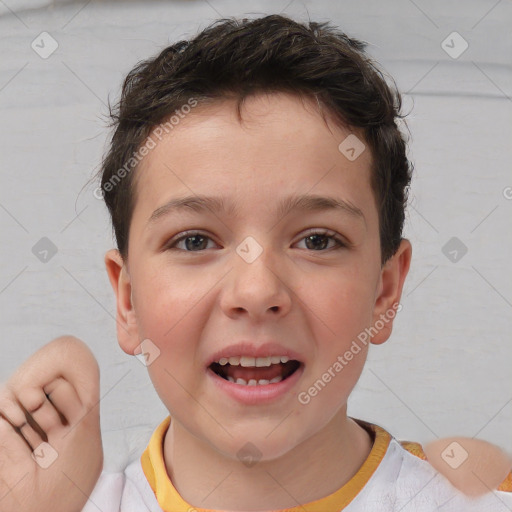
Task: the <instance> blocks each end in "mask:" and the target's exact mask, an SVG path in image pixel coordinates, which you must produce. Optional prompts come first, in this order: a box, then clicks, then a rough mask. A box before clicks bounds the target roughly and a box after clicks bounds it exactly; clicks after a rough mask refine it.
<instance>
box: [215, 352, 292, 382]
mask: <svg viewBox="0 0 512 512" xmlns="http://www.w3.org/2000/svg"><path fill="white" fill-rule="evenodd" d="M301 364H302V363H301V362H300V361H296V360H295V359H288V357H285V356H272V357H258V358H254V357H244V356H242V357H229V358H226V357H223V358H221V359H220V360H219V361H218V362H213V363H212V364H210V366H209V368H210V370H212V371H213V372H214V373H215V374H217V375H218V376H219V377H222V378H223V379H225V380H228V381H230V382H233V383H235V384H240V385H242V386H266V385H268V384H275V383H277V382H281V381H283V380H286V379H287V378H288V377H290V375H292V374H293V373H295V372H296V371H297V370H298V369H299V368H300V366H301Z"/></svg>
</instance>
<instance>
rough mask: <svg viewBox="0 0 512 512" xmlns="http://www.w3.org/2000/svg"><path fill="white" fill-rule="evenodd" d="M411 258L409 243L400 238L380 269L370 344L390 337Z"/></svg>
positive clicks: (399, 306)
mask: <svg viewBox="0 0 512 512" xmlns="http://www.w3.org/2000/svg"><path fill="white" fill-rule="evenodd" d="M411 256H412V246H411V243H410V242H409V240H407V239H405V238H402V241H401V242H400V246H399V247H398V250H397V251H396V253H395V254H394V255H393V256H392V257H391V258H389V260H388V261H386V263H385V264H384V266H383V267H382V269H381V273H380V278H379V283H378V286H377V293H376V296H375V306H374V309H373V322H372V327H373V332H372V338H371V342H372V343H373V344H375V345H380V344H381V343H384V342H385V341H386V340H387V339H388V338H389V336H390V335H391V331H392V329H393V320H394V318H395V315H396V313H397V311H399V310H400V309H401V305H400V298H401V296H402V288H403V286H404V282H405V278H406V276H407V273H408V272H409V266H410V264H411Z"/></svg>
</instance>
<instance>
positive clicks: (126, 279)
mask: <svg viewBox="0 0 512 512" xmlns="http://www.w3.org/2000/svg"><path fill="white" fill-rule="evenodd" d="M105 266H106V268H107V274H108V278H109V280H110V284H111V285H112V289H113V290H114V293H115V295H116V303H117V314H116V316H117V318H116V323H117V340H118V342H119V346H120V347H121V348H122V349H123V350H124V351H125V352H126V353H127V354H129V355H134V350H135V348H136V347H137V346H138V345H140V342H139V335H138V326H137V319H136V315H135V310H134V308H133V301H132V285H131V279H130V275H129V273H128V268H127V266H126V264H125V263H124V261H123V258H122V256H121V254H120V252H119V251H118V250H117V249H111V250H110V251H107V253H106V254H105Z"/></svg>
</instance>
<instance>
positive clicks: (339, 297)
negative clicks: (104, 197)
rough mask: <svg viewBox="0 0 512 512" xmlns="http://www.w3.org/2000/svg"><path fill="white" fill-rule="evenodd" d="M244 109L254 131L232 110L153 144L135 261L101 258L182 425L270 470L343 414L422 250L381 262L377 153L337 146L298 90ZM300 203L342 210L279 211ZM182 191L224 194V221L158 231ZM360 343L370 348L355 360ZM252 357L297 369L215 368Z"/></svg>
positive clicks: (170, 224)
mask: <svg viewBox="0 0 512 512" xmlns="http://www.w3.org/2000/svg"><path fill="white" fill-rule="evenodd" d="M242 113H243V119H244V123H243V125H241V124H240V123H239V121H238V119H237V117H236V110H235V103H234V102H232V101H224V102H222V103H217V104H215V105H211V106H208V107H204V106H203V107H201V106H198V107H196V109H195V110H193V111H192V113H190V114H189V115H188V117H185V118H184V119H182V120H181V121H180V122H179V124H178V125H177V126H176V127H175V128H174V129H173V131H172V132H170V134H168V135H165V136H164V137H163V138H162V140H161V141H159V142H158V143H157V145H156V147H155V148H154V149H153V150H151V151H150V153H149V154H148V155H147V156H146V158H145V159H144V161H143V162H142V164H141V167H140V168H139V169H138V170H137V173H140V174H139V178H140V179H139V181H138V183H137V201H136V205H135V209H134V213H133V218H132V222H131V226H130V244H129V253H128V261H127V262H125V266H124V267H123V268H122V271H121V267H122V262H121V260H120V258H119V255H118V253H117V251H115V250H112V251H109V252H108V253H107V255H106V258H105V261H106V265H107V270H108V272H109V277H110V279H111V282H112V285H113V287H114V290H115V292H116V296H117V305H118V338H119V342H120V345H121V347H122V348H123V349H124V350H125V351H126V352H127V353H129V354H134V351H135V350H136V348H137V347H138V345H139V344H140V343H141V342H142V340H145V339H149V340H151V343H152V344H153V345H151V346H156V347H157V349H158V351H159V355H158V357H156V358H155V359H154V360H153V361H152V362H151V364H150V365H149V366H148V371H149V374H150V377H151V379H152V381H153V383H154V386H155V389H156V391H157V392H158V394H159V396H160V398H161V399H162V401H163V403H164V404H165V405H166V407H167V408H168V410H169V412H170V414H171V416H172V418H173V421H174V428H175V429H178V430H180V429H181V431H182V432H188V433H189V434H192V435H193V436H194V437H195V439H196V441H197V442H200V443H204V444H203V446H204V447H205V448H206V449H210V448H212V447H213V448H214V449H215V450H217V451H220V452H222V453H224V454H225V455H228V456H230V457H232V458H236V457H237V452H238V451H239V450H240V449H241V448H242V447H243V446H244V445H245V444H246V443H247V442H251V443H252V444H254V445H255V446H256V447H257V449H258V450H259V451H260V452H261V453H262V457H263V458H264V459H265V458H273V457H277V456H280V455H282V454H284V453H286V452H288V451H290V450H292V449H293V448H294V447H295V446H297V445H298V444H299V443H301V442H303V441H305V440H306V439H308V438H313V437H314V436H317V437H318V439H321V437H322V436H323V435H327V434H326V433H327V432H328V430H329V429H328V425H329V422H330V421H331V420H333V417H334V416H335V415H336V414H343V415H344V414H346V402H347V398H348V396H349V394H350V392H351V391H352V389H353V388H354V386H355V384H356V382H357V380H358V378H359V376H360V374H361V371H362V368H363V365H364V362H365V358H366V352H367V348H368V346H367V344H364V343H362V342H360V341H357V340H358V336H359V340H361V339H362V338H364V336H363V337H361V333H364V331H365V328H369V327H371V326H373V325H374V324H375V323H376V321H377V320H379V318H380V319H381V322H380V323H379V325H381V324H384V327H382V328H381V329H379V330H378V333H377V334H376V335H375V336H374V339H373V340H372V341H373V342H374V343H381V342H383V341H385V340H386V339H387V337H388V336H389V334H390V331H391V324H392V316H394V314H393V315H392V316H391V314H388V313H389V312H390V311H392V310H393V304H395V309H396V303H397V302H398V301H399V299H400V293H401V289H402V285H403V280H404V278H405V275H406V273H407V270H408V266H409V260H410V244H409V243H408V242H407V241H406V240H404V241H403V242H402V245H401V247H400V249H399V251H398V253H397V254H396V255H395V256H394V257H393V258H392V259H391V260H390V261H389V262H388V263H387V264H386V265H385V266H384V267H381V261H380V258H381V251H380V243H379V221H378V213H377V209H376V204H375V198H374V195H373V192H372V190H371V187H370V165H371V154H370V150H369V149H368V148H366V149H365V150H364V151H363V152H362V153H361V154H360V156H358V157H357V158H356V159H355V160H353V161H351V160H349V159H348V158H347V157H346V156H345V155H344V154H343V153H342V152H341V151H340V150H339V149H338V146H339V145H340V143H342V141H344V139H345V138H346V137H347V136H348V135H349V134H350V133H351V132H350V131H347V130H346V129H343V128H340V127H339V126H336V125H334V124H332V123H329V125H328V126H327V125H326V124H325V123H324V121H323V119H322V117H321V115H320V114H319V113H318V112H317V111H316V109H315V106H314V104H313V103H310V102H306V103H303V102H302V101H301V100H300V99H298V98H296V97H293V96H291V95H285V94H273V95H267V96H261V95H259V96H256V97H251V98H249V99H248V100H247V101H246V104H245V106H244V108H243V111H242ZM356 135H358V137H359V139H361V140H362V136H361V135H360V134H359V133H357V134H356ZM153 139H154V140H155V141H157V140H158V139H157V138H156V137H153ZM348 154H349V155H351V152H349V153H348ZM302 195H304V196H313V195H314V196H320V197H326V198H332V199H336V200H338V201H340V203H342V204H344V207H342V208H338V209H334V208H327V209H321V208H315V209H300V208H298V209H294V210H291V211H289V212H288V213H285V212H284V211H282V210H281V209H280V206H281V204H282V203H283V201H285V200H287V199H289V198H291V197H297V196H302ZM184 196H193V197H195V198H196V199H197V196H215V197H216V198H222V199H223V201H224V203H225V206H226V208H227V211H225V212H224V211H220V210H219V211H215V212H213V211H211V210H209V209H204V210H200V209H199V208H196V207H188V208H187V207H185V208H181V209H176V210H171V211H170V212H168V213H167V214H162V215H161V216H158V217H157V218H156V219H155V220H153V221H151V220H150V217H151V216H152V214H153V212H155V211H156V210H157V209H158V208H160V207H162V206H163V205H165V204H166V203H167V202H168V201H170V200H174V199H177V198H182V197H184ZM317 206H318V205H317ZM231 207H233V208H234V210H230V208H231ZM185 231H190V232H191V233H188V235H187V236H188V238H184V239H182V240H181V241H179V240H178V239H179V238H180V237H182V236H184V232H185ZM325 231H329V233H328V234H327V235H324V232H325ZM196 232H198V233H196ZM315 232H316V236H315V235H314V233H315ZM332 234H334V236H335V237H336V236H337V237H338V238H339V240H340V242H341V243H342V244H344V245H341V246H338V244H337V243H336V241H335V239H333V238H330V237H329V235H332ZM248 237H249V239H248ZM171 239H172V240H171ZM173 241H174V247H172V248H171V247H170V246H171V245H173ZM260 251H261V253H260ZM131 297H132V299H131ZM392 312H393V313H394V311H392ZM383 314H384V315H387V316H386V318H387V321H386V322H383V321H382V318H383V316H382V315H383ZM354 340H356V341H357V346H358V347H359V348H360V350H359V351H358V352H357V353H355V352H356V350H355V349H354V348H352V353H353V354H354V353H355V355H353V358H351V360H350V361H348V360H347V358H345V357H344V354H345V353H346V352H347V351H350V348H351V347H354V345H353V342H354ZM146 343H147V342H146ZM267 344H271V345H267ZM235 345H236V346H235ZM265 345H267V346H266V347H265ZM158 351H155V354H158ZM150 352H151V350H150ZM256 355H259V356H262V357H264V356H286V355H287V356H288V357H290V359H295V360H298V361H299V362H300V366H299V367H298V369H296V370H295V371H294V372H293V373H292V374H291V375H290V376H288V377H287V378H286V379H284V380H282V381H281V382H275V383H272V384H268V385H267V384H258V385H256V386H244V385H243V384H237V383H236V382H231V381H229V380H226V378H223V377H221V376H219V375H217V374H216V373H215V372H214V371H213V369H214V368H215V369H217V370H219V371H220V372H221V373H223V374H224V377H228V376H229V377H232V378H237V379H238V378H241V376H242V378H243V377H244V376H245V377H246V380H249V378H252V377H256V378H257V379H259V378H260V377H261V379H264V380H271V378H275V377H281V378H282V377H283V376H284V375H285V373H288V372H291V371H292V370H293V369H294V368H296V366H297V365H294V364H293V363H292V364H290V363H288V364H286V365H285V364H281V363H279V364H276V365H272V366H271V367H264V368H246V367H243V366H236V365H233V366H232V365H220V364H218V365H213V366H211V365H210V363H212V361H216V362H219V361H220V360H221V358H222V357H226V358H229V357H230V356H231V357H233V356H235V357H236V356H256ZM338 356H341V357H342V358H343V361H344V364H343V365H342V369H341V370H339V368H340V367H339V366H337V365H335V363H336V361H338V362H339V361H340V360H339V359H338ZM150 357H151V356H150ZM244 361H245V360H242V364H244ZM220 362H225V361H220ZM233 362H235V363H236V361H233ZM247 363H248V364H252V365H254V364H255V362H251V360H248V361H247ZM261 363H262V364H263V363H264V364H267V363H268V361H262V362H261ZM340 364H341V363H340ZM335 368H336V369H337V371H336V369H335ZM329 369H330V376H331V378H330V379H329V378H328V377H324V380H323V381H322V382H323V384H324V385H323V386H319V385H318V384H317V387H318V388H319V389H320V391H318V392H317V393H316V394H315V393H314V391H313V392H311V393H308V389H309V388H311V386H313V385H314V384H315V382H317V381H318V380H319V379H320V380H322V375H324V374H325V373H326V372H329ZM333 375H334V376H333ZM277 380H279V379H277ZM267 386H268V387H267ZM308 397H309V400H308Z"/></svg>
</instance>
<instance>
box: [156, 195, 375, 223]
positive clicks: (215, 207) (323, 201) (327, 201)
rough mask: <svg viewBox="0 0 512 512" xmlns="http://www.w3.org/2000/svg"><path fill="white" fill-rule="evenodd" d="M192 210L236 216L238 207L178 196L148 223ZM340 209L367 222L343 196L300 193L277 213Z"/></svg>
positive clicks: (220, 200)
mask: <svg viewBox="0 0 512 512" xmlns="http://www.w3.org/2000/svg"><path fill="white" fill-rule="evenodd" d="M187 209H188V210H192V211H195V212H199V213H200V212H205V211H207V210H208V211H210V212H214V213H220V212H222V213H225V214H228V215H230V216H236V214H237V212H238V207H237V205H235V204H232V203H229V205H228V204H226V201H225V199H224V198H223V197H217V196H205V195H193V196H186V197H176V198H173V199H171V200H170V201H168V202H167V203H165V204H164V205H162V206H160V207H159V208H157V209H156V210H155V211H154V212H153V213H152V214H151V216H150V217H149V219H148V223H147V225H153V224H155V223H156V221H157V220H159V219H161V218H162V217H165V216H167V215H169V214H171V213H174V212H179V211H186V210H187ZM297 210H298V211H328V210H333V211H338V212H344V213H347V214H349V215H350V216H353V217H356V218H359V219H361V220H363V221H364V222H365V223H366V219H365V217H364V214H363V212H362V211H361V210H360V209H359V208H358V207H357V206H355V205H353V204H351V203H350V202H348V201H345V200H343V199H341V198H336V197H328V196H320V195H315V194H313V195H311V194H309V195H306V194H304V195H298V196H289V197H285V198H284V199H283V200H282V201H281V202H280V203H279V206H278V208H277V215H278V217H279V218H282V217H284V216H286V215H288V213H290V212H292V211H297Z"/></svg>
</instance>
